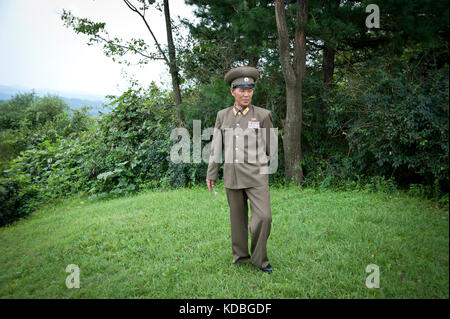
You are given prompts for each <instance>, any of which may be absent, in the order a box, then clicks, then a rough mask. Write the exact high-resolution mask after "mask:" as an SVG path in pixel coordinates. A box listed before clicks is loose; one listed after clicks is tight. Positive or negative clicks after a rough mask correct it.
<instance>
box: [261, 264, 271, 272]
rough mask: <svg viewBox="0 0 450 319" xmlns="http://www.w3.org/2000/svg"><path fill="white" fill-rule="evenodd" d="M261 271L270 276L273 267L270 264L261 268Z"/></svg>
mask: <svg viewBox="0 0 450 319" xmlns="http://www.w3.org/2000/svg"><path fill="white" fill-rule="evenodd" d="M261 270H262V271H264V272H266V273H268V274H270V273H272V266H271V265H270V264H268V265H267V266H266V267H264V268H261Z"/></svg>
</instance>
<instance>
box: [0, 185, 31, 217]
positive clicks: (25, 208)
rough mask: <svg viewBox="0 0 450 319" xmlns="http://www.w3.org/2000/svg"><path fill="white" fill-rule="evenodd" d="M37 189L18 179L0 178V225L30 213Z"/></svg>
mask: <svg viewBox="0 0 450 319" xmlns="http://www.w3.org/2000/svg"><path fill="white" fill-rule="evenodd" d="M37 194H38V193H37V189H36V188H35V187H34V186H33V185H27V184H25V183H23V182H21V181H19V180H15V179H7V178H0V203H1V205H0V226H5V225H8V224H10V223H12V222H14V221H16V220H18V219H20V218H23V217H25V216H27V215H28V214H30V213H31V212H32V211H33V210H34V209H35V208H36V207H37V206H36V203H37V202H36V201H35V199H36V197H37Z"/></svg>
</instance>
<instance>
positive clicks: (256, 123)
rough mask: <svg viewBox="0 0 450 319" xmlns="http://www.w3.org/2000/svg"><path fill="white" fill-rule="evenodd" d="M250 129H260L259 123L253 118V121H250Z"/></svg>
mask: <svg viewBox="0 0 450 319" xmlns="http://www.w3.org/2000/svg"><path fill="white" fill-rule="evenodd" d="M248 128H259V121H257V120H256V118H252V119H251V121H248Z"/></svg>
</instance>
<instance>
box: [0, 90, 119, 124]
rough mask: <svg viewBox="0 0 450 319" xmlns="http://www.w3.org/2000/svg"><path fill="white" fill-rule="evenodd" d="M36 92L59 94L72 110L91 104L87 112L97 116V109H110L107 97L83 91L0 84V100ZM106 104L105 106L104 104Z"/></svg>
mask: <svg viewBox="0 0 450 319" xmlns="http://www.w3.org/2000/svg"><path fill="white" fill-rule="evenodd" d="M33 90H34V92H36V95H38V96H40V97H43V96H46V95H48V94H51V95H57V96H59V97H60V98H61V99H62V100H64V102H66V103H67V105H69V107H70V108H71V109H73V110H76V109H79V108H81V107H83V106H85V105H88V106H91V107H92V109H91V110H90V111H89V114H90V115H92V116H95V117H97V116H98V115H99V111H101V112H102V113H103V114H104V113H108V112H109V111H110V110H111V106H110V105H108V99H106V98H105V97H104V96H101V95H92V94H83V93H73V92H59V91H56V90H50V89H29V88H24V87H18V86H7V85H0V102H1V101H7V100H9V99H11V98H12V97H13V96H15V95H16V94H18V93H30V92H31V91H33ZM104 105H106V107H105V106H104Z"/></svg>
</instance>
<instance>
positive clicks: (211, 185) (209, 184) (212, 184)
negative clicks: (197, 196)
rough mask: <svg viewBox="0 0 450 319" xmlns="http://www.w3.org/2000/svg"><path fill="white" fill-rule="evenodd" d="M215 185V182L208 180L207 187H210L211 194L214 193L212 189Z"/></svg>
mask: <svg viewBox="0 0 450 319" xmlns="http://www.w3.org/2000/svg"><path fill="white" fill-rule="evenodd" d="M214 183H215V180H213V179H206V186H208V189H209V191H210V192H212V190H213V189H212V188H213V187H214Z"/></svg>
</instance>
